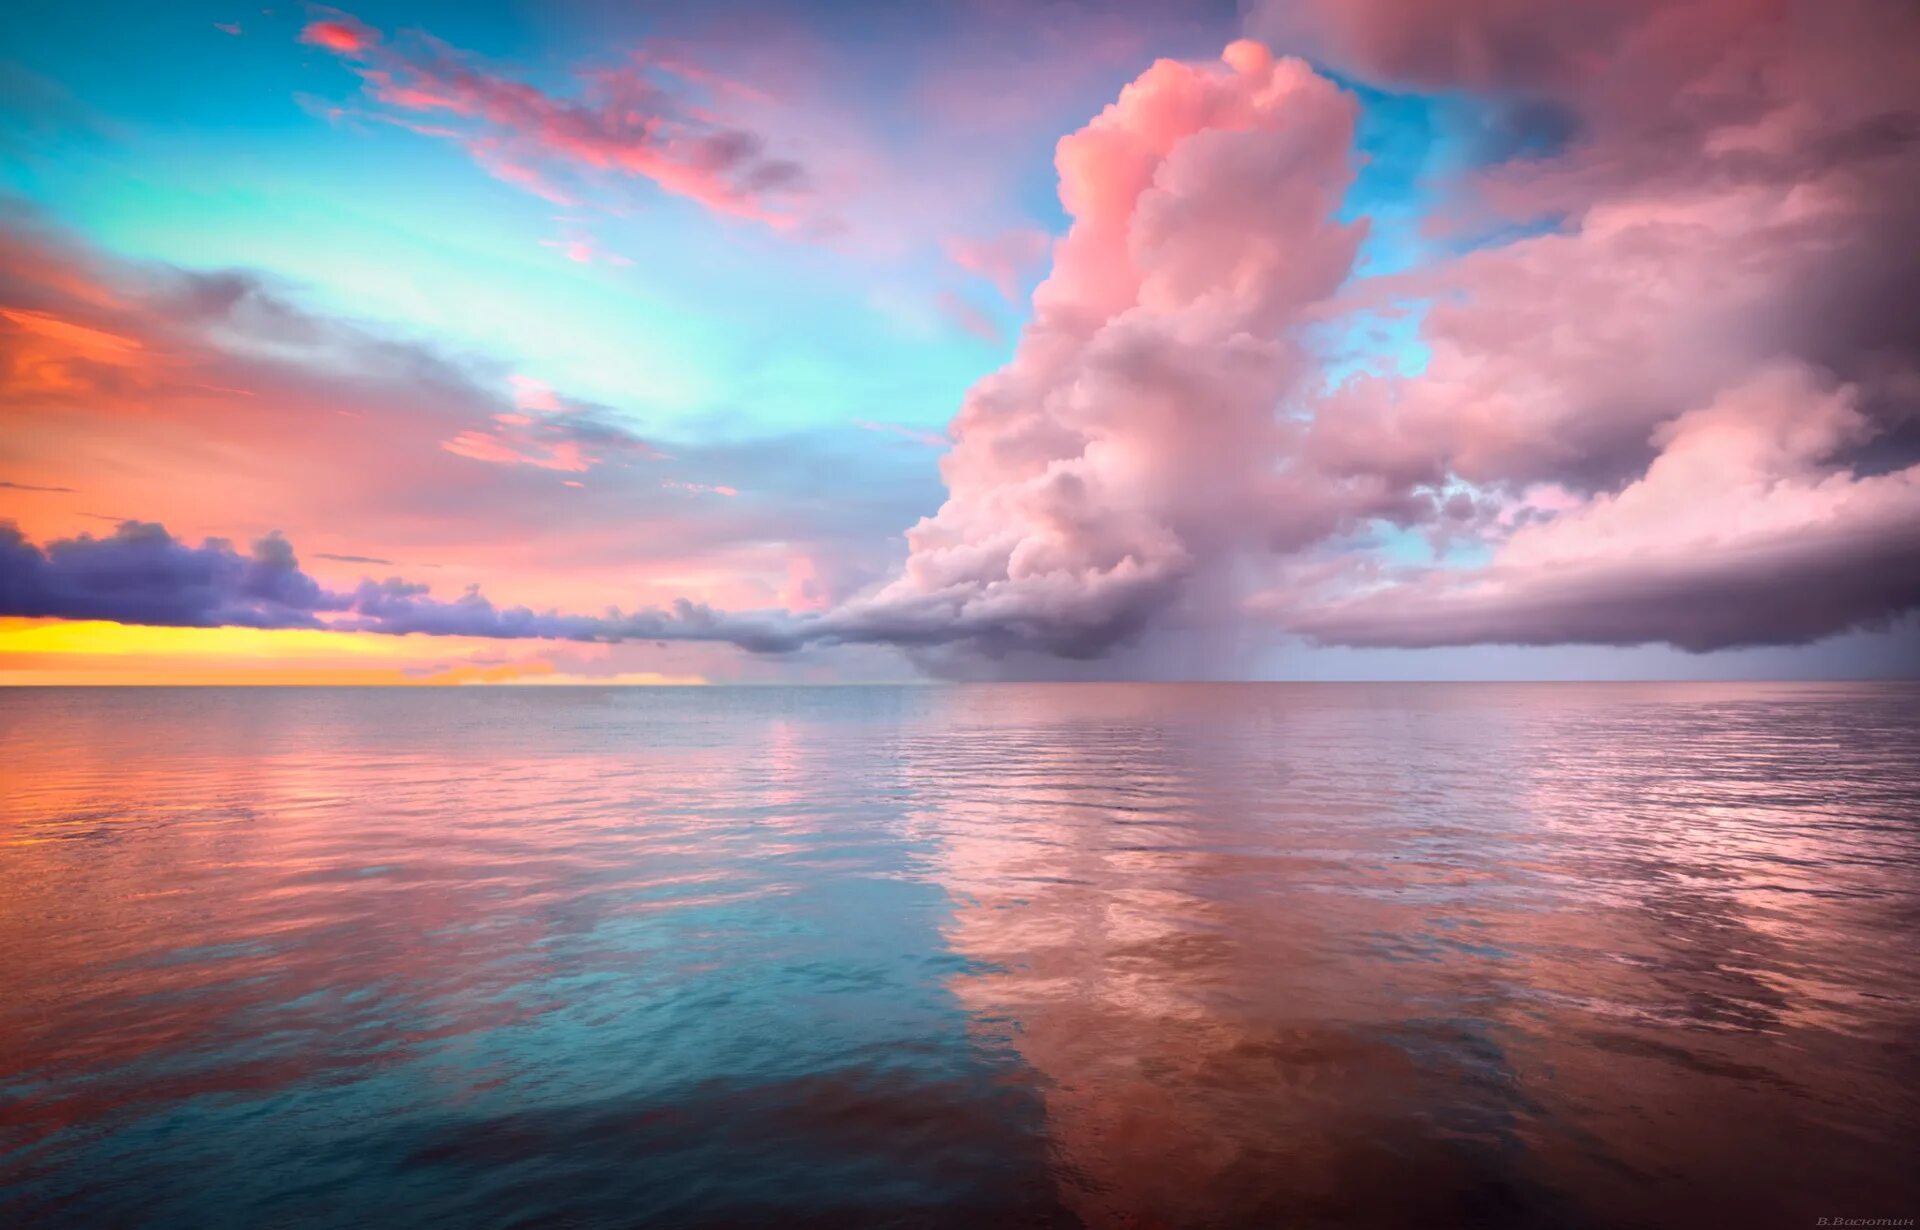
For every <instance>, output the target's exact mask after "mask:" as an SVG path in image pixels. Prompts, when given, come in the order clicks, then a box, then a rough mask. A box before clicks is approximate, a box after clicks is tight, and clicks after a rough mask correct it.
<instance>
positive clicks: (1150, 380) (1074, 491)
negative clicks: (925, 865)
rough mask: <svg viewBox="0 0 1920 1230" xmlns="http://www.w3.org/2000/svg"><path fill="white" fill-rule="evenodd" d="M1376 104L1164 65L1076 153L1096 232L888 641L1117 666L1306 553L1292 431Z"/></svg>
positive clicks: (1264, 61) (981, 431) (1349, 244)
mask: <svg viewBox="0 0 1920 1230" xmlns="http://www.w3.org/2000/svg"><path fill="white" fill-rule="evenodd" d="M1354 112H1355V104H1354V101H1353V99H1352V98H1351V97H1350V96H1348V95H1346V94H1344V93H1343V92H1342V91H1340V90H1339V89H1337V88H1336V87H1335V86H1334V85H1333V84H1332V83H1331V82H1329V81H1327V80H1326V79H1325V78H1323V77H1321V76H1319V75H1317V74H1316V73H1315V72H1314V71H1313V70H1312V69H1311V68H1309V67H1308V66H1307V65H1306V64H1305V63H1303V62H1302V61H1299V60H1276V59H1275V58H1274V57H1273V56H1272V55H1271V54H1270V53H1269V52H1268V51H1267V50H1266V48H1264V47H1262V46H1260V45H1258V44H1256V43H1252V42H1238V43H1235V44H1233V45H1232V46H1230V47H1228V48H1227V50H1226V52H1225V54H1224V55H1223V57H1222V58H1221V60H1220V61H1219V62H1217V63H1212V64H1186V63H1176V62H1173V61H1161V62H1159V63H1157V64H1155V65H1153V66H1152V67H1151V68H1149V69H1148V70H1147V71H1146V72H1145V73H1144V74H1142V75H1141V76H1140V78H1139V79H1138V80H1136V81H1134V82H1133V83H1132V84H1131V85H1129V86H1127V88H1126V89H1125V90H1124V91H1122V92H1121V94H1120V97H1119V100H1118V101H1117V102H1115V103H1114V104H1113V105H1111V106H1110V107H1108V108H1107V109H1106V110H1105V111H1104V112H1102V113H1101V115H1100V116H1099V117H1098V118H1096V119H1095V120H1094V121H1093V122H1092V123H1090V124H1089V125H1087V126H1086V127H1085V128H1083V129H1081V130H1080V131H1079V132H1077V133H1074V134H1073V135H1071V136H1069V137H1067V138H1065V139H1064V140H1062V141H1061V142H1060V146H1059V151H1058V155H1057V159H1056V160H1057V163H1058V167H1059V172H1060V200H1061V203H1062V205H1063V206H1064V207H1065V208H1066V210H1067V212H1068V214H1069V215H1071V217H1072V219H1073V224H1072V227H1071V229H1070V230H1069V231H1068V232H1067V234H1066V236H1065V238H1063V239H1062V240H1060V241H1059V243H1058V245H1057V246H1056V248H1055V251H1054V259H1053V268H1052V272H1051V273H1050V274H1049V276H1048V277H1047V279H1046V280H1045V281H1044V282H1043V283H1042V284H1041V285H1040V287H1039V289H1038V290H1037V291H1036V292H1035V294H1034V301H1033V307H1034V316H1033V320H1032V323H1030V324H1029V325H1028V326H1027V328H1026V330H1025V332H1024V333H1023V334H1022V336H1021V338H1020V343H1019V347H1018V349H1017V351H1016V352H1015V354H1014V357H1013V360H1012V362H1010V363H1009V364H1008V365H1007V366H1006V367H1005V368H1003V369H1002V370H1000V371H999V372H996V373H994V374H993V375H991V376H988V377H987V378H986V379H984V380H982V381H981V382H980V383H979V384H977V385H976V386H974V388H973V390H972V391H971V392H970V393H969V394H968V396H967V399H966V402H965V404H964V406H963V407H962V408H961V411H960V414H959V416H958V418H956V419H955V420H954V423H953V427H952V435H953V439H954V447H953V451H952V452H951V453H950V454H949V455H948V457H947V458H946V460H945V463H944V465H943V467H942V472H943V474H944V476H945V478H946V481H947V487H948V496H947V501H946V503H945V504H944V505H943V506H942V507H941V508H940V510H939V512H937V513H936V514H935V515H933V516H932V517H930V518H927V519H926V520H924V521H922V522H921V523H920V524H919V525H917V526H915V527H914V528H913V529H912V530H911V531H909V533H908V535H907V539H908V543H909V547H910V551H909V555H908V558H907V562H906V567H905V570H904V572H903V573H902V575H901V576H900V577H899V578H898V579H897V580H895V581H894V582H893V583H892V584H889V585H887V586H885V587H884V588H882V589H880V590H879V591H878V592H877V593H875V594H873V595H871V596H869V597H868V598H866V599H864V600H862V601H860V602H857V603H855V604H853V605H852V606H850V607H849V608H848V609H847V610H845V611H843V612H842V613H841V615H840V619H841V620H842V621H844V623H846V624H848V625H851V626H854V627H857V628H859V629H860V630H861V633H862V634H863V635H864V636H868V637H876V638H881V639H891V640H898V641H903V642H920V641H924V642H934V641H949V640H955V639H966V640H971V641H977V642H979V643H981V644H982V645H984V646H986V647H988V648H1004V647H1027V648H1038V649H1043V650H1047V651H1050V652H1053V653H1057V654H1062V655H1066V656H1076V657H1078V656H1092V655H1097V654H1100V653H1102V652H1104V651H1105V650H1107V649H1108V648H1110V647H1111V646H1112V645H1113V644H1114V643H1115V642H1116V641H1117V640H1119V639H1122V638H1124V637H1126V636H1128V635H1129V634H1131V633H1133V632H1135V631H1137V630H1138V629H1140V628H1141V627H1142V626H1143V625H1144V624H1145V623H1146V622H1147V621H1149V620H1151V619H1153V618H1154V617H1155V616H1157V615H1159V614H1161V613H1162V612H1164V611H1166V610H1167V609H1168V608H1169V607H1170V606H1172V605H1174V604H1175V603H1177V602H1178V601H1179V600H1180V599H1181V597H1182V595H1183V594H1184V593H1187V592H1190V587H1191V586H1192V585H1193V584H1194V583H1195V582H1196V581H1197V580H1198V579H1200V578H1201V577H1203V576H1206V577H1209V578H1212V577H1217V576H1218V575H1219V574H1220V573H1221V572H1222V570H1224V569H1226V568H1227V567H1229V566H1230V565H1231V562H1232V561H1233V560H1234V559H1235V558H1236V557H1237V556H1238V555H1239V554H1240V553H1242V552H1243V551H1246V550H1248V549H1254V548H1261V547H1265V546H1267V545H1269V544H1271V543H1273V542H1275V541H1285V540H1287V539H1290V538H1293V537H1295V536H1297V535H1298V534H1299V533H1300V526H1299V524H1298V522H1299V518H1300V516H1301V513H1300V510H1298V509H1296V508H1295V507H1294V506H1293V504H1292V502H1291V501H1290V500H1289V493H1288V491H1287V489H1286V486H1285V483H1284V479H1283V475H1282V470H1281V465H1280V462H1281V459H1282V457H1283V455H1284V453H1285V451H1286V449H1287V440H1288V435H1287V432H1286V430H1285V429H1284V428H1283V426H1282V425H1281V423H1280V422H1279V420H1278V418H1277V417H1276V407H1277V406H1278V405H1279V403H1280V400H1281V398H1282V397H1283V396H1284V395H1285V394H1286V392H1287V391H1288V390H1289V388H1291V387H1292V386H1293V385H1294V384H1295V382H1296V381H1297V380H1298V379H1299V378H1300V376H1301V375H1302V372H1303V368H1304V366H1305V360H1304V358H1303V353H1302V350H1301V347H1300V345H1299V342H1298V340H1297V337H1296V334H1297V330H1298V327H1299V326H1300V325H1301V323H1302V321H1303V319H1304V318H1305V316H1306V315H1307V314H1308V313H1309V312H1310V311H1311V310H1312V309H1314V307H1315V306H1316V305H1318V304H1320V303H1321V302H1322V301H1324V300H1325V299H1326V298H1327V297H1328V296H1329V295H1330V294H1331V293H1332V292H1333V291H1334V290H1335V289H1336V288H1337V287H1339V286H1340V284H1341V283H1342V282H1343V281H1344V280H1345V279H1346V277H1347V275H1348V272H1349V270H1350V269H1351V267H1352V264H1353V259H1354V254H1355V251H1356V249H1357V247H1358V245H1359V242H1360V240H1361V238H1362V233H1363V228H1362V227H1360V226H1358V225H1346V224H1342V223H1339V222H1336V221H1334V214H1335V211H1336V210H1337V209H1338V207H1339V204H1340V201H1341V198H1342V196H1343V194H1344V193H1345V191H1346V189H1347V187H1348V185H1349V183H1350V182H1351V180H1352V170H1351V166H1350V163H1351V158H1352V152H1351V151H1352V138H1353V126H1354Z"/></svg>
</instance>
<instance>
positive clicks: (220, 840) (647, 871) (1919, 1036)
mask: <svg viewBox="0 0 1920 1230" xmlns="http://www.w3.org/2000/svg"><path fill="white" fill-rule="evenodd" d="M0 745H4V748H5V756H4V765H5V767H4V769H0V884H4V891H0V971H3V972H0V1225H20V1226H42V1225H46V1226H139V1227H143V1228H145V1227H152V1228H157V1230H175V1228H179V1230H226V1228H229V1227H231V1228H233V1230H241V1228H246V1230H253V1228H256V1227H265V1226H275V1227H339V1226H357V1227H388V1226H393V1227H401V1226H406V1227H440V1226H445V1227H462V1228H465V1227H499V1228H501V1230H505V1228H507V1227H523V1226H549V1225H576V1226H594V1227H598V1226H642V1225H645V1226H655V1225H669V1226H696V1227H706V1226H730V1225H752V1224H779V1225H803V1226H804V1225H821V1226H827V1225H832V1226H845V1225H876V1224H878V1225H912V1226H922V1225H925V1226H985V1225H1061V1226H1073V1225H1086V1226H1283V1225H1307V1226H1314V1225H1326V1226H1335V1225H1337V1226H1363V1227H1364V1226H1399V1225H1437V1224H1447V1223H1453V1224H1471V1225H1483V1226H1484V1225H1496V1226H1498V1225H1541V1226H1616V1225H1655V1226H1693V1227H1698V1226H1714V1225H1755V1226H1762V1225H1780V1226H1806V1225H1812V1224H1814V1222H1815V1221H1816V1219H1818V1218H1820V1217H1912V1216H1920V1172H1917V1171H1916V1169H1915V1167H1914V1166H1913V1164H1912V1160H1913V1158H1914V1156H1915V1155H1916V1145H1917V1144H1920V1054H1917V1053H1916V1050H1917V1048H1920V945H1916V943H1915V933H1916V923H1920V685H1910V684H1728V683H1712V684H1706V683H1690V684H1648V685H1628V684H1594V685H1560V684H1538V685H1526V684H1512V685H1508V684H1486V685H1474V684H1430V685H1387V684H1382V685H1310V684H1302V685H1195V686H1181V685H1119V684H1115V685H982V686H965V687H945V688H911V687H910V688H816V689H807V688H763V689H756V688H747V689H604V690H602V689H554V690H535V691H523V690H481V691H477V692H476V691H461V692H457V693H448V692H433V693H419V692H408V691H387V690H348V689H342V690H330V689H314V690H306V689H284V690H283V689H233V690H227V689H183V690H173V689H124V690H123V689H72V690H67V689H46V690H8V691H0Z"/></svg>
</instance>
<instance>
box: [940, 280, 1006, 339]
mask: <svg viewBox="0 0 1920 1230" xmlns="http://www.w3.org/2000/svg"><path fill="white" fill-rule="evenodd" d="M934 305H935V306H936V307H938V308H939V309H940V314H941V315H942V316H945V317H946V318H947V320H948V321H950V322H952V324H953V325H954V326H955V327H957V328H959V329H960V330H961V331H962V332H964V333H970V334H972V335H973V336H974V337H977V338H979V339H980V340H981V341H983V342H985V343H986V344H987V345H989V346H998V345H1000V344H1001V343H1002V342H1003V341H1005V340H1006V339H1005V338H1004V337H1003V336H1002V335H1001V333H1000V325H999V322H998V321H996V320H994V318H993V317H991V316H989V315H987V314H986V313H985V312H983V311H981V310H980V309H979V308H978V307H976V306H974V305H973V304H972V303H969V302H968V301H967V300H966V299H965V298H963V297H962V296H960V295H957V294H955V293H954V292H953V291H950V290H943V291H941V292H940V293H939V294H938V295H936V296H934Z"/></svg>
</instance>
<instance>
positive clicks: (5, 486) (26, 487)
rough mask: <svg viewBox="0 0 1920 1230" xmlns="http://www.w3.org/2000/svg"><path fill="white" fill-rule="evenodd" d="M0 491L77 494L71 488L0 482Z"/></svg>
mask: <svg viewBox="0 0 1920 1230" xmlns="http://www.w3.org/2000/svg"><path fill="white" fill-rule="evenodd" d="M0 490H6V491H44V492H48V493H51V494H56V495H76V494H78V493H77V492H76V491H75V490H74V489H73V488H72V487H39V486H35V485H34V484H32V483H10V482H7V481H5V480H0Z"/></svg>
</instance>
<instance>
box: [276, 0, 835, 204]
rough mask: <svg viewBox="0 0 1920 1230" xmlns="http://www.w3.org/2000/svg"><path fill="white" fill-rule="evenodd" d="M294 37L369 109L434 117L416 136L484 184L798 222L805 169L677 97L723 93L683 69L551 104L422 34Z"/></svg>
mask: <svg viewBox="0 0 1920 1230" xmlns="http://www.w3.org/2000/svg"><path fill="white" fill-rule="evenodd" d="M300 37H301V39H302V41H304V42H306V43H308V44H310V45H312V46H314V47H318V48H320V49H321V50H323V51H327V52H330V53H332V54H334V55H336V56H339V57H340V58H341V59H342V60H343V61H345V62H346V63H347V64H348V66H349V67H350V68H351V69H352V70H353V71H354V72H355V73H356V74H357V75H358V76H359V77H360V79H361V80H362V82H363V83H364V86H365V89H366V92H367V95H368V96H369V98H371V99H372V100H373V101H374V102H376V103H378V104H381V105H383V106H385V107H388V108H392V109H393V111H394V112H396V113H399V114H400V115H402V116H404V115H407V114H417V115H431V116H439V117H443V119H442V120H440V121H436V123H435V124H434V125H431V126H429V125H409V126H410V127H413V128H414V131H416V132H420V133H422V134H423V135H430V136H437V137H441V138H443V139H447V140H452V141H454V142H456V143H458V144H459V145H461V146H462V147H463V148H465V149H466V150H467V152H468V153H469V154H471V155H472V156H473V158H474V159H475V161H476V162H478V163H479V164H480V165H481V166H483V167H484V168H486V169H487V170H488V172H489V173H491V174H493V175H495V176H497V177H499V178H501V179H504V180H507V181H508V182H511V183H515V184H518V185H519V186H522V187H526V188H530V189H532V190H534V191H537V192H539V193H540V194H541V195H543V196H547V197H548V198H549V199H553V200H558V201H563V202H564V201H571V200H573V199H574V194H573V193H571V192H569V191H567V190H565V189H563V188H560V187H557V186H556V181H558V182H579V181H583V180H588V181H590V180H595V179H598V180H601V181H605V180H614V181H618V180H642V181H645V182H648V183H651V184H653V185H654V186H655V187H657V188H659V189H660V190H661V191H664V192H667V193H671V194H672V195H675V196H679V197H684V198H686V199H688V200H692V201H695V202H697V203H699V204H700V205H702V206H704V207H706V208H707V209H710V210H712V211H714V212H715V213H718V214H723V215H727V216H731V217H737V218H745V219H750V220H753V221H756V222H761V223H765V224H766V225H768V226H771V227H775V228H779V229H785V228H788V227H792V226H794V225H795V224H796V223H797V222H799V221H800V218H801V206H802V204H803V203H804V202H805V200H806V198H807V195H808V190H809V178H808V174H807V171H806V169H805V168H804V167H802V166H801V165H800V164H799V163H798V162H796V161H794V160H793V159H790V158H785V157H781V156H778V155H776V154H774V153H771V152H770V151H769V150H768V149H767V148H766V142H765V141H764V139H763V138H762V137H761V136H760V135H759V134H757V133H755V132H752V131H749V130H747V129H745V128H740V127H736V126H732V125H729V124H728V123H726V122H725V121H723V120H721V119H720V118H718V117H717V116H716V115H715V114H714V113H713V109H712V107H711V106H709V105H701V104H700V103H699V102H698V101H697V100H694V99H690V98H687V97H684V96H683V95H684V92H685V90H686V88H687V86H688V85H689V83H691V84H692V86H693V87H694V88H695V89H700V90H707V89H721V88H722V87H721V86H720V85H718V84H716V79H715V78H713V77H712V76H711V75H706V74H701V73H699V72H698V71H697V70H695V69H694V68H693V67H692V66H690V65H686V64H682V63H678V62H673V63H665V64H663V63H661V62H659V61H657V60H655V59H652V58H649V57H646V56H644V55H637V56H634V57H631V58H629V59H627V60H625V61H623V62H621V63H619V64H617V65H614V66H611V67H604V66H603V67H588V68H583V69H581V70H580V71H579V72H578V73H577V74H576V75H575V81H576V84H577V86H578V92H577V93H575V94H573V95H560V94H555V93H549V92H547V91H545V90H542V89H540V88H539V87H537V86H534V85H531V84H529V83H527V82H526V81H523V80H520V79H517V78H515V77H512V76H509V75H507V74H506V73H505V72H503V71H500V70H497V69H494V68H492V67H490V66H488V65H485V64H483V63H481V62H480V61H479V60H478V58H477V57H475V56H473V55H471V54H469V53H467V52H464V51H461V50H459V49H457V48H454V47H451V46H448V45H447V44H445V43H443V42H441V41H439V40H438V39H435V38H432V37H431V36H429V35H426V34H424V33H410V34H406V35H402V36H399V37H397V38H393V39H389V38H388V37H387V35H386V34H385V33H384V32H382V31H380V30H378V29H375V28H374V27H372V26H370V25H368V24H367V23H365V22H363V21H360V20H359V19H357V18H355V17H352V16H350V15H347V14H344V13H335V14H332V15H330V16H327V17H324V18H322V19H320V20H316V21H313V22H310V23H309V24H308V25H307V26H306V27H305V28H304V29H303V30H302V32H301V36H300Z"/></svg>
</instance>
